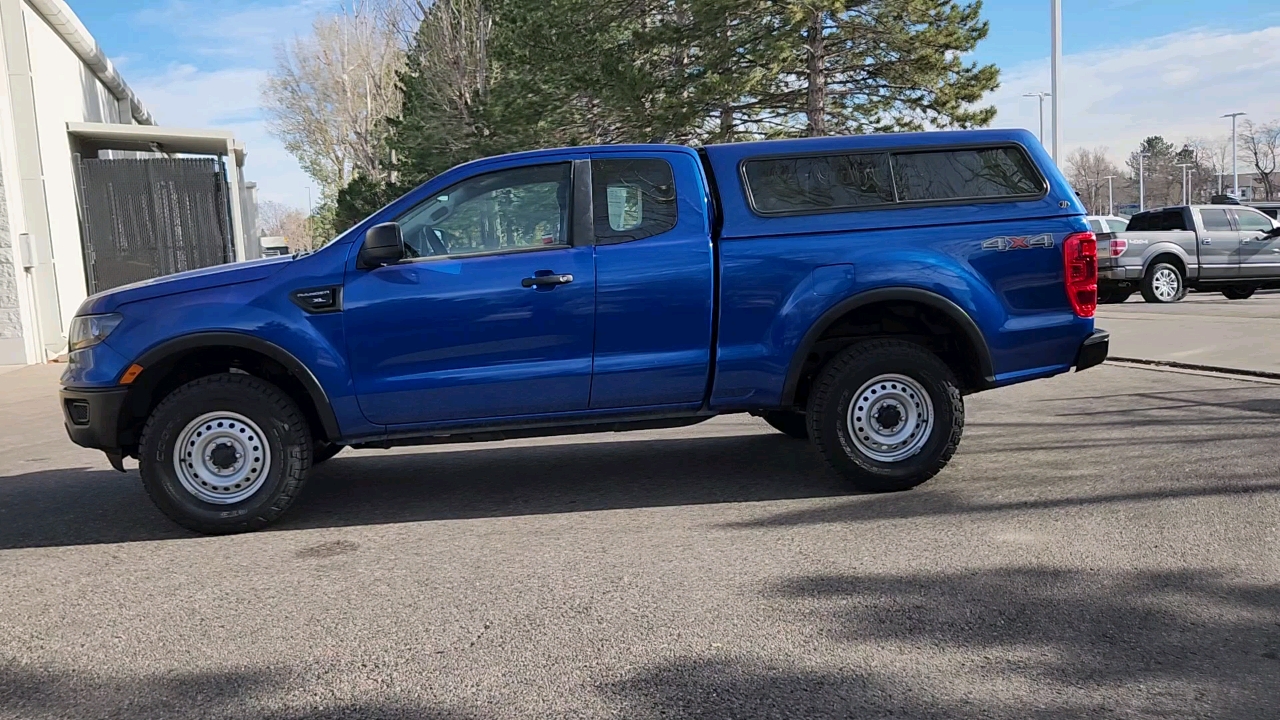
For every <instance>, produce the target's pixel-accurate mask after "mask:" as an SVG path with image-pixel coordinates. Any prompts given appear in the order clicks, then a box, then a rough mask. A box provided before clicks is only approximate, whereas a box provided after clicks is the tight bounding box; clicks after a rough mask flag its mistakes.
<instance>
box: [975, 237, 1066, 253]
mask: <svg viewBox="0 0 1280 720" xmlns="http://www.w3.org/2000/svg"><path fill="white" fill-rule="evenodd" d="M1051 247H1053V235H1051V234H1049V233H1044V234H1043V235H1032V236H1024V237H993V238H991V239H990V240H984V241H982V249H983V250H998V251H1000V252H1004V251H1005V250H1029V249H1031V248H1051Z"/></svg>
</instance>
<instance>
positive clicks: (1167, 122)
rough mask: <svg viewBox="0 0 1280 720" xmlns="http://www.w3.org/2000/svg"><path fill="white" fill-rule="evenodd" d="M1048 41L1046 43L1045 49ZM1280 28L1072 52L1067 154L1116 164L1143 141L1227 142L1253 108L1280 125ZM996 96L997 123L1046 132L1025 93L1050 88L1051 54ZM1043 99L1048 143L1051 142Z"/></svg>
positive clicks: (1067, 71)
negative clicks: (1104, 150)
mask: <svg viewBox="0 0 1280 720" xmlns="http://www.w3.org/2000/svg"><path fill="white" fill-rule="evenodd" d="M1047 39H1048V38H1046V44H1047ZM1278 71H1280V26H1277V27H1269V28H1265V29H1261V30H1255V31H1252V32H1239V33H1228V32H1211V31H1193V32H1184V33H1177V34H1173V35H1167V36H1164V37H1159V38H1154V39H1152V40H1149V41H1145V42H1139V43H1133V44H1130V45H1126V46H1121V47H1116V48H1111V49H1106V50H1096V51H1090V52H1088V53H1078V54H1072V55H1067V56H1066V57H1065V58H1064V60H1063V73H1062V88H1061V92H1062V98H1061V101H1062V105H1061V114H1062V130H1063V145H1064V147H1063V153H1064V154H1065V153H1067V152H1070V150H1071V149H1073V148H1075V147H1080V146H1088V147H1096V146H1106V147H1108V148H1110V153H1111V155H1112V156H1113V158H1115V159H1116V160H1117V161H1121V160H1123V159H1124V158H1126V157H1128V154H1129V152H1130V151H1131V150H1133V149H1136V148H1137V146H1138V143H1139V142H1141V141H1142V139H1143V138H1146V137H1149V136H1151V135H1163V136H1164V137H1165V139H1167V140H1170V141H1171V142H1175V143H1177V142H1181V141H1183V140H1185V139H1187V138H1191V137H1223V136H1225V135H1229V134H1230V132H1231V121H1230V120H1225V119H1222V118H1221V117H1220V116H1221V115H1223V114H1224V113H1228V112H1247V113H1248V114H1249V115H1248V117H1250V118H1252V119H1253V120H1255V121H1257V122H1268V121H1272V120H1278V119H1280V91H1278V90H1280V86H1278V85H1277V77H1278ZM1003 77H1004V79H1003V84H1002V86H1001V88H1000V89H999V90H998V91H996V92H995V93H994V94H993V96H992V98H991V100H992V102H993V104H994V105H995V106H996V108H997V109H998V111H999V115H998V116H997V117H996V120H995V123H993V124H994V125H996V126H999V127H1025V128H1028V129H1031V130H1032V131H1037V130H1038V127H1039V125H1038V123H1039V121H1038V118H1037V103H1036V100H1035V99H1034V98H1024V97H1022V94H1023V93H1028V92H1037V91H1048V90H1049V63H1048V59H1047V58H1046V59H1045V60H1044V61H1042V62H1039V63H1032V64H1030V65H1024V66H1020V67H1015V68H1006V69H1005V72H1004V73H1003ZM1049 117H1050V111H1049V101H1047V100H1046V101H1045V118H1046V120H1045V122H1046V134H1045V144H1046V145H1050V144H1052V140H1051V137H1052V135H1051V133H1052V129H1051V126H1050V121H1049Z"/></svg>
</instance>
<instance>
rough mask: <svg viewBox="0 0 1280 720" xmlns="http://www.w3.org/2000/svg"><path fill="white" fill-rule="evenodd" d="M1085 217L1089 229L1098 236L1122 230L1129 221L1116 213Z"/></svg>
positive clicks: (1127, 225)
mask: <svg viewBox="0 0 1280 720" xmlns="http://www.w3.org/2000/svg"><path fill="white" fill-rule="evenodd" d="M1087 219H1088V221H1089V229H1090V230H1092V231H1093V234H1094V235H1097V236H1099V237H1101V236H1102V235H1104V234H1106V233H1120V232H1124V231H1125V230H1126V229H1128V227H1129V221H1128V220H1125V219H1124V218H1122V217H1120V216H1118V215H1090V216H1089V217H1088V218H1087Z"/></svg>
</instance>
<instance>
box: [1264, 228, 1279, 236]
mask: <svg viewBox="0 0 1280 720" xmlns="http://www.w3.org/2000/svg"><path fill="white" fill-rule="evenodd" d="M1262 237H1264V238H1278V237H1280V226H1276V227H1273V228H1271V229H1270V230H1268V231H1267V233H1266V234H1265V235H1263V236H1262Z"/></svg>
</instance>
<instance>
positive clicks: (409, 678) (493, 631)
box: [0, 296, 1280, 719]
mask: <svg viewBox="0 0 1280 720" xmlns="http://www.w3.org/2000/svg"><path fill="white" fill-rule="evenodd" d="M1215 297H1217V298H1218V300H1215V299H1214V298H1215ZM1277 318H1280V297H1277V296H1259V297H1258V298H1256V299H1254V300H1252V301H1245V302H1235V303H1227V302H1226V301H1225V300H1221V298H1220V296H1193V298H1192V299H1191V301H1190V302H1187V303H1184V304H1181V305H1177V306H1171V307H1159V308H1156V307H1152V306H1144V305H1141V304H1139V303H1137V302H1134V303H1130V304H1126V305H1124V306H1119V307H1108V308H1106V309H1104V310H1103V312H1102V313H1101V317H1100V320H1099V325H1100V326H1102V327H1109V328H1110V329H1112V330H1114V331H1116V340H1115V345H1114V346H1113V353H1114V354H1117V355H1129V356H1133V355H1134V354H1135V353H1139V352H1141V351H1142V350H1143V349H1144V348H1150V349H1151V351H1152V353H1154V354H1157V355H1158V354H1162V353H1164V354H1171V353H1179V352H1187V353H1188V354H1187V355H1185V356H1182V357H1179V358H1176V359H1180V360H1183V361H1185V362H1194V363H1203V364H1239V363H1254V362H1262V363H1271V364H1272V365H1271V366H1268V367H1264V368H1260V369H1271V368H1272V367H1274V366H1275V364H1276V361H1275V359H1274V358H1275V350H1277V349H1280V333H1277V332H1276V325H1277V324H1278V323H1280V319H1277ZM1214 332H1217V333H1219V334H1218V335H1217V336H1214V335H1212V334H1211V333H1214ZM1237 332H1238V333H1239V334H1238V335H1237V334H1234V333H1237ZM1231 338H1236V340H1232V339H1231ZM1237 341H1239V342H1240V343H1244V342H1245V341H1247V342H1248V343H1249V345H1248V347H1251V348H1256V351H1251V352H1254V354H1252V355H1245V354H1244V351H1243V350H1239V349H1238V348H1239V347H1243V345H1233V344H1232V343H1236V342H1237ZM1160 343H1164V344H1163V345H1162V344H1160ZM1205 348H1208V349H1207V350H1206V349H1205ZM1157 359H1159V358H1157ZM1170 359H1174V358H1170ZM1224 359H1225V360H1230V361H1232V362H1230V363H1228V362H1222V361H1223V360H1224ZM57 373H58V368H57V367H56V366H49V367H30V368H22V369H17V370H13V371H9V372H7V373H5V374H3V375H0V418H3V421H2V427H3V430H0V582H3V586H0V717H21V718H28V717H30V718H54V717H66V716H70V715H75V716H78V717H122V718H152V717H184V718H195V717H207V718H291V719H300V718H316V719H319V718H340V717H342V718H346V717H350V718H365V717H412V718H459V719H463V718H465V719H478V718H513V717H527V718H550V717H557V718H558V717H583V718H588V717H589V718H597V717H617V718H640V719H643V718H659V717H665V718H671V717H691V718H694V717H696V718H791V717H851V718H871V717H884V716H904V717H958V716H964V717H992V718H1019V719H1021V718H1032V717H1035V718H1057V717H1061V718H1067V717H1072V718H1074V717H1082V716H1091V717H1133V716H1143V717H1178V718H1187V717H1215V718H1224V717H1230V718H1260V717H1274V716H1275V713H1276V708H1277V707H1280V524H1278V521H1277V518H1280V473H1278V472H1277V467H1278V461H1280V443H1277V442H1276V440H1275V436H1276V430H1275V428H1276V424H1277V418H1278V417H1280V384H1278V383H1276V382H1269V381H1265V380H1248V379H1241V378H1229V377H1222V376H1209V375H1205V374H1189V373H1186V372H1174V371H1167V370H1158V369H1151V368H1138V367H1127V366H1121V365H1106V366H1103V367H1101V368H1098V369H1095V370H1091V371H1089V372H1087V373H1082V374H1073V375H1069V376H1063V377H1059V378H1055V379H1052V380H1048V381H1044V382H1036V383H1029V384H1026V385H1022V386H1018V387H1014V388H1009V389H1004V390H999V391H994V392H991V393H986V394H982V395H978V396H974V397H971V398H969V402H968V408H969V422H968V426H967V429H966V432H965V441H964V443H963V444H962V446H961V451H960V452H959V453H958V454H957V456H956V458H955V459H954V461H953V462H952V464H951V465H950V466H949V467H948V469H947V470H946V471H944V472H943V473H942V474H941V475H940V476H939V477H937V478H936V479H934V480H933V481H931V482H930V483H928V484H926V485H924V486H922V487H921V488H919V489H917V490H914V491H911V492H907V493H902V494H897V495H885V496H859V495H851V494H849V493H847V492H846V491H845V490H844V489H843V488H842V486H841V485H840V483H839V482H838V481H837V480H835V479H834V478H833V477H832V476H831V475H830V474H828V473H827V472H826V471H825V470H824V469H823V467H822V466H821V465H820V463H819V461H818V460H817V459H816V456H815V455H814V454H813V452H812V451H811V450H810V449H809V447H808V446H807V445H806V444H805V443H800V442H796V441H793V440H789V439H787V438H786V437H784V436H782V435H780V434H777V433H774V432H772V431H771V430H770V429H769V428H768V427H767V426H765V425H764V424H763V423H761V422H758V421H756V420H754V419H752V418H748V417H745V416H733V417H728V418H721V419H717V420H714V421H711V422H708V423H705V424H703V425H699V426H695V427H692V428H684V429H678V430H666V431H655V432H644V433H634V434H629V435H605V436H585V437H583V436H579V437H571V438H557V439H550V440H534V441H522V442H510V443H502V444H494V445H472V446H444V447H438V448H432V449H415V448H409V449H401V450H396V451H362V452H352V451H346V452H344V453H342V454H340V455H339V456H338V457H337V458H335V459H334V460H332V461H330V462H329V463H327V464H326V465H324V466H322V467H321V468H319V469H317V471H316V473H315V476H314V479H313V481H312V483H311V485H310V487H309V488H308V491H307V492H306V494H305V495H304V496H303V497H302V499H301V500H300V501H299V503H298V504H297V505H296V506H295V508H294V510H293V511H292V513H291V515H290V516H289V517H288V518H287V519H286V521H285V522H283V523H282V524H281V525H279V526H278V527H277V528H275V529H273V530H271V531H269V532H263V533H257V534H251V535H241V536H234V537H222V538H206V537H197V536H193V535H191V534H189V533H187V532H185V531H182V530H180V529H177V528H176V527H175V526H174V525H172V524H171V523H170V522H168V521H167V520H166V519H165V518H164V517H163V516H161V515H160V513H159V512H158V511H156V510H155V509H153V507H152V506H151V504H150V503H149V502H148V501H147V499H146V497H145V495H144V493H143V491H142V489H141V487H140V484H139V482H138V478H137V473H136V471H135V470H130V472H129V473H128V474H125V475H121V474H118V473H116V472H114V471H112V470H111V469H110V467H109V466H108V465H107V462H106V460H105V458H103V457H102V455H101V454H100V453H95V452H91V451H86V450H81V449H79V448H76V447H74V446H73V445H71V443H70V442H69V441H68V440H67V439H66V436H65V434H64V432H63V429H62V427H61V418H60V416H59V415H58V411H57V406H56V402H55V400H54V392H55V388H56V378H57ZM130 467H131V468H132V467H133V463H132V462H131V463H130Z"/></svg>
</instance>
